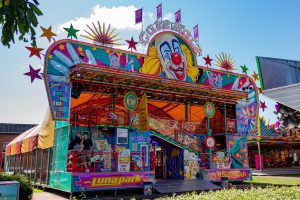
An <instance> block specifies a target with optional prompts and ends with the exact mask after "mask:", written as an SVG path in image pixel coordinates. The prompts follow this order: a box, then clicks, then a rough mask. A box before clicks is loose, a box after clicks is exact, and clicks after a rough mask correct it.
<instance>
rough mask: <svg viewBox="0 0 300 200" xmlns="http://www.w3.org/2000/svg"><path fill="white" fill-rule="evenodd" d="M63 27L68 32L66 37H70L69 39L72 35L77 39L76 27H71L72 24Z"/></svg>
mask: <svg viewBox="0 0 300 200" xmlns="http://www.w3.org/2000/svg"><path fill="white" fill-rule="evenodd" d="M64 29H65V31H67V32H68V36H67V37H71V39H72V37H74V38H76V39H77V35H76V33H77V32H78V31H79V30H78V29H75V28H74V27H73V24H71V25H70V28H64Z"/></svg>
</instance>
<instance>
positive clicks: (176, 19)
mask: <svg viewBox="0 0 300 200" xmlns="http://www.w3.org/2000/svg"><path fill="white" fill-rule="evenodd" d="M175 21H176V22H177V23H181V13H180V10H178V11H177V12H176V13H175Z"/></svg>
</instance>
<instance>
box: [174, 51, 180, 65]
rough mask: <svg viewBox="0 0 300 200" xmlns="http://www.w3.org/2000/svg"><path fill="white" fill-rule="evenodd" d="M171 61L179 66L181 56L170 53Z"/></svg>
mask: <svg viewBox="0 0 300 200" xmlns="http://www.w3.org/2000/svg"><path fill="white" fill-rule="evenodd" d="M171 59H172V62H173V64H174V65H179V64H180V63H181V62H182V59H181V55H180V54H179V53H177V52H174V53H172V55H171Z"/></svg>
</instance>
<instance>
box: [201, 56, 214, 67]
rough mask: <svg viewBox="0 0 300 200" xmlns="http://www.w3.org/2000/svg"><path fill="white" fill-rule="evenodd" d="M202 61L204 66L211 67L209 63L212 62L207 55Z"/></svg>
mask: <svg viewBox="0 0 300 200" xmlns="http://www.w3.org/2000/svg"><path fill="white" fill-rule="evenodd" d="M203 59H204V60H205V65H207V66H208V65H209V66H211V61H212V60H213V59H211V58H210V57H209V55H208V54H207V56H206V57H203Z"/></svg>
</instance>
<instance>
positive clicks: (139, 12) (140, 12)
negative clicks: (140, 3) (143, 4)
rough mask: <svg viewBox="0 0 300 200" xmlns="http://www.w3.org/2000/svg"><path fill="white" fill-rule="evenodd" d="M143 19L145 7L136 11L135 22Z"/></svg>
mask: <svg viewBox="0 0 300 200" xmlns="http://www.w3.org/2000/svg"><path fill="white" fill-rule="evenodd" d="M142 21H143V8H141V9H138V10H136V11H135V23H136V24H138V23H140V22H142Z"/></svg>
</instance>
